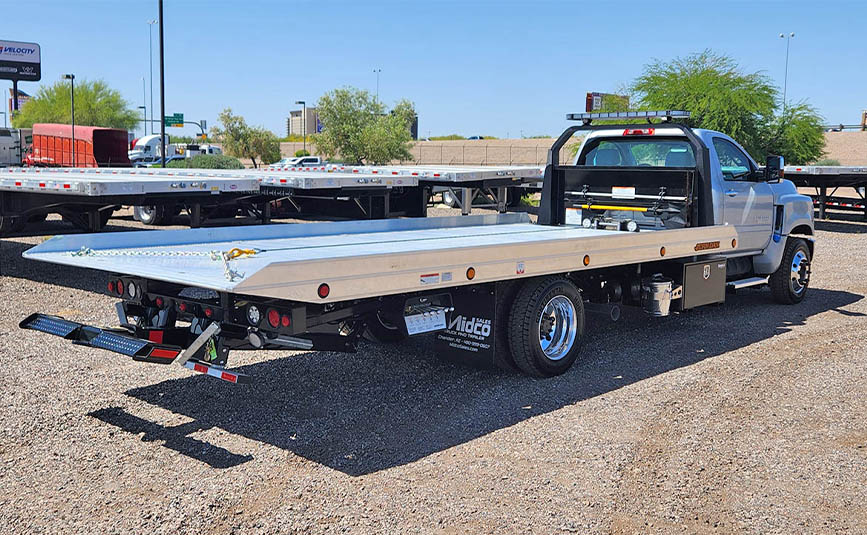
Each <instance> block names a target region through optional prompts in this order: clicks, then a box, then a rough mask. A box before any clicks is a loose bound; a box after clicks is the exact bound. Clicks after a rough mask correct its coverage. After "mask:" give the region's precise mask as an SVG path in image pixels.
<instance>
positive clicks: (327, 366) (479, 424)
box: [0, 218, 867, 534]
mask: <svg viewBox="0 0 867 535" xmlns="http://www.w3.org/2000/svg"><path fill="white" fill-rule="evenodd" d="M113 226H114V227H117V228H123V227H129V226H135V223H133V222H131V221H129V219H128V218H127V219H126V220H123V219H122V220H119V221H115V222H114V223H113ZM818 226H819V228H820V229H821V230H820V231H819V232H818V252H817V256H816V258H815V262H814V269H813V280H812V287H811V289H810V292H809V294H808V297H807V299H806V300H805V301H804V302H803V303H802V304H801V305H799V306H793V307H786V306H780V305H775V304H772V303H771V300H770V295H769V292H768V291H766V290H764V291H763V290H748V291H744V292H742V293H739V294H738V295H734V296H730V297H729V299H728V301H727V303H726V304H725V305H724V306H718V307H705V308H703V309H698V310H694V311H691V312H690V313H687V314H682V315H679V316H675V317H669V318H663V319H657V320H652V319H650V318H646V317H644V316H643V315H642V314H641V313H633V312H629V313H626V314H624V319H623V320H622V321H621V322H620V323H618V324H613V325H612V324H604V323H601V322H600V321H598V320H594V321H593V322H592V325H591V334H590V336H589V338H590V339H589V341H588V344H587V347H586V349H585V358H584V360H583V362H581V363H579V364H578V365H576V366H575V367H573V369H572V370H570V372H569V373H567V374H565V375H564V376H561V377H557V378H554V379H547V380H534V379H529V378H526V377H522V376H516V375H510V374H507V373H503V372H497V371H491V370H480V369H476V368H469V367H464V366H460V365H455V364H450V363H447V362H444V361H441V360H439V359H438V358H437V356H436V355H435V354H434V353H433V351H432V349H431V344H430V339H429V338H420V339H415V340H410V341H407V342H405V343H403V344H399V345H396V346H373V345H365V346H363V347H362V348H361V350H360V351H359V352H358V353H357V354H354V355H342V354H332V353H324V352H289V351H287V352H280V351H276V352H236V353H234V354H233V355H232V358H231V360H230V363H231V364H232V366H233V367H239V368H240V369H241V370H242V371H244V372H246V373H249V374H251V375H254V376H255V378H256V382H255V383H254V384H253V385H243V386H233V385H230V384H227V383H223V382H220V381H217V380H213V379H210V378H208V377H204V376H200V375H190V374H189V373H187V372H186V371H185V370H183V369H180V368H177V367H169V366H165V367H161V366H153V365H144V364H138V363H133V362H132V361H128V360H127V359H124V358H122V357H120V356H116V355H114V354H110V353H106V352H101V351H98V350H93V349H87V348H81V347H77V346H73V345H71V344H69V343H67V342H65V341H63V340H60V339H58V338H55V337H51V336H48V335H44V334H40V333H36V332H33V331H23V330H19V329H18V327H17V323H18V321H20V320H21V319H22V318H23V317H24V316H25V315H26V314H29V313H31V312H33V311H37V310H39V311H45V312H51V313H55V314H61V315H64V316H67V317H69V318H71V319H75V320H78V321H84V322H91V323H94V322H95V323H97V324H111V323H112V322H113V321H114V318H113V313H112V304H113V300H112V299H111V298H109V297H108V296H106V295H103V293H102V290H103V288H104V283H105V277H104V275H103V274H101V273H96V272H88V271H84V270H78V269H71V268H67V267H60V266H53V265H48V264H41V263H37V262H30V261H25V260H23V259H22V258H21V252H22V251H24V250H25V249H27V248H28V247H29V246H31V245H32V244H35V243H38V242H39V241H40V240H41V239H42V238H9V239H5V240H0V407H2V409H0V526H3V527H4V528H5V529H4V532H9V533H63V534H70V533H99V534H103V533H119V534H129V533H154V534H160V533H166V534H176V533H299V534H300V533H305V534H306V533H338V532H351V533H403V532H406V533H443V534H450V533H545V534H553V533H683V532H688V533H761V534H768V533H781V534H790V533H840V532H847V533H867V490H865V486H867V485H865V483H867V475H865V474H867V416H865V415H867V396H865V394H867V337H865V335H864V333H865V327H867V320H865V314H867V300H865V299H864V295H865V294H867V267H865V266H867V263H865V261H864V258H865V257H867V236H865V233H867V224H863V223H857V222H848V221H835V222H822V223H819V225H818ZM46 228H47V232H51V233H55V232H62V231H61V230H59V229H61V228H63V227H61V226H60V224H59V223H58V222H53V221H49V222H48V223H47V227H46Z"/></svg>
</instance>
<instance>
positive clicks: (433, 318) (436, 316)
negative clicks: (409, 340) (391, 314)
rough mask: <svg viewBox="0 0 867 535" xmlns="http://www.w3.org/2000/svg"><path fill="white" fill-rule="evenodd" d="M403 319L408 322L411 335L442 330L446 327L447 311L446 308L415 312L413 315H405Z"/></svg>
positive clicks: (407, 329) (407, 325)
mask: <svg viewBox="0 0 867 535" xmlns="http://www.w3.org/2000/svg"><path fill="white" fill-rule="evenodd" d="M403 319H404V321H405V322H406V332H407V333H408V334H409V335H410V336H412V335H414V334H421V333H429V332H432V331H441V330H443V329H445V328H446V313H445V311H444V310H437V311H435V312H424V313H421V314H413V315H411V316H404V318H403Z"/></svg>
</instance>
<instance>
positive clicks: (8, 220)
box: [0, 215, 18, 236]
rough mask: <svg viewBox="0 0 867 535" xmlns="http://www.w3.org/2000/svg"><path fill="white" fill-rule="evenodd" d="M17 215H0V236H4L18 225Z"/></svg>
mask: <svg viewBox="0 0 867 535" xmlns="http://www.w3.org/2000/svg"><path fill="white" fill-rule="evenodd" d="M17 219H18V218H17V217H12V216H8V215H0V236H6V235H7V234H10V233H12V231H13V230H14V229H15V228H16V227H17V226H18V221H17Z"/></svg>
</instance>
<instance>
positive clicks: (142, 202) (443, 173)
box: [0, 165, 541, 234]
mask: <svg viewBox="0 0 867 535" xmlns="http://www.w3.org/2000/svg"><path fill="white" fill-rule="evenodd" d="M540 177H541V168H539V167H535V166H530V167H519V166H496V167H484V166H476V167H454V166H419V167H410V166H359V167H345V166H336V165H328V166H319V167H292V168H263V169H237V170H236V169H233V170H212V169H158V168H98V169H89V168H68V169H41V168H37V169H34V168H10V169H6V170H3V171H2V172H0V234H2V233H3V232H8V231H10V230H13V229H15V230H21V228H22V227H23V225H24V224H26V223H27V221H28V219H30V218H34V217H44V215H45V214H46V213H49V212H58V213H61V214H62V215H63V216H64V218H66V219H69V220H71V221H72V222H73V223H75V224H76V226H78V227H80V228H83V229H86V230H89V231H92V232H96V231H98V230H100V229H101V228H102V226H104V225H105V223H106V222H107V220H108V217H110V215H111V213H112V212H113V211H114V209H115V208H117V207H119V206H122V205H127V206H130V205H131V206H136V207H137V209H136V218H137V219H139V220H140V221H142V222H143V223H145V224H162V223H166V222H168V220H169V219H171V217H173V216H174V214H176V213H177V212H178V211H179V210H180V209H181V208H185V209H186V210H187V211H188V212H189V213H190V222H191V226H192V227H193V228H196V227H199V226H201V225H202V223H203V222H204V221H205V220H207V219H214V218H219V217H220V215H221V214H226V213H230V214H231V213H234V212H237V210H234V212H233V208H239V207H240V208H244V209H246V211H247V212H248V213H250V214H252V215H254V216H255V217H256V218H257V219H258V220H259V221H261V222H263V223H268V222H270V219H271V208H272V205H273V204H275V203H280V204H283V203H285V204H286V205H288V206H289V207H291V210H289V212H290V213H299V214H302V213H305V212H309V211H310V210H316V209H317V208H319V209H321V208H322V206H323V203H324V202H328V201H335V200H337V201H342V202H346V203H349V204H351V205H352V208H350V209H348V210H344V212H345V213H344V214H343V215H344V216H345V217H349V218H358V217H361V218H367V219H378V218H388V217H397V216H409V217H423V216H425V215H426V213H427V207H428V203H429V200H430V197H431V193H432V191H433V189H434V188H435V187H440V188H442V189H444V190H450V191H451V192H452V193H453V194H454V195H453V197H454V198H457V199H462V198H484V199H487V200H488V201H489V202H487V203H486V204H481V205H480V204H476V205H475V206H476V207H477V208H478V207H485V208H495V209H497V211H499V212H501V213H502V212H505V211H506V208H507V205H506V204H507V203H506V198H507V190H508V189H509V188H511V187H514V186H516V185H519V184H525V183H527V182H533V183H535V182H538V180H539V179H540ZM458 189H460V190H461V191H462V192H463V195H460V194H457V193H455V190H458ZM458 205H459V206H461V208H462V211H463V213H464V214H469V213H470V212H471V208H472V206H473V205H471V204H470V203H461V202H458Z"/></svg>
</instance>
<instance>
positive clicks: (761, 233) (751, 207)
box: [712, 137, 774, 251]
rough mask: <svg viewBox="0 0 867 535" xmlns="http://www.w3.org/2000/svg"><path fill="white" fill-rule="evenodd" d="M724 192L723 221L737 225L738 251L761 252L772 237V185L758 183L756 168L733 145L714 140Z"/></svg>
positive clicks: (716, 138)
mask: <svg viewBox="0 0 867 535" xmlns="http://www.w3.org/2000/svg"><path fill="white" fill-rule="evenodd" d="M712 150H713V151H714V152H715V153H716V154H715V158H714V157H712V160H715V163H714V164H713V165H716V166H718V169H717V171H718V172H719V175H718V176H720V178H721V180H720V185H721V187H722V193H723V197H722V199H723V222H724V223H727V224H729V225H734V226H735V228H736V229H737V231H738V235H739V241H740V244H739V247H738V248H739V249H740V250H750V251H758V250H762V249H764V248H765V246H766V245H767V244H768V242H769V241H770V238H771V226H772V221H773V217H772V216H773V210H774V195H773V192H772V191H771V186H770V185H768V184H767V183H766V182H762V181H760V180H758V174H757V172H756V166H755V164H754V163H753V162H752V160H751V159H750V158H749V157H748V156H747V155H746V153H744V151H742V150H741V149H740V147H738V146H737V145H735V144H734V143H732V142H731V141H729V140H727V139H725V138H722V137H714V138H713V147H712Z"/></svg>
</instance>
